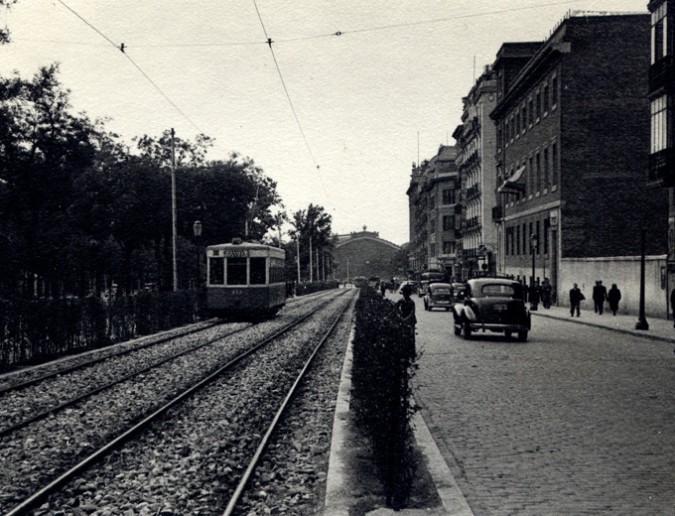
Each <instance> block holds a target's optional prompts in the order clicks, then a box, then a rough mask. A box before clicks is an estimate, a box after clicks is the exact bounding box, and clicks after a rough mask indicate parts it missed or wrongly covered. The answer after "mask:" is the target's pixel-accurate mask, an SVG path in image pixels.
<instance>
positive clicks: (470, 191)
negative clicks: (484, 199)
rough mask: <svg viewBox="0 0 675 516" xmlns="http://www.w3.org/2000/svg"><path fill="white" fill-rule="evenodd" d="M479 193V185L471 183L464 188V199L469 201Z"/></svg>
mask: <svg viewBox="0 0 675 516" xmlns="http://www.w3.org/2000/svg"><path fill="white" fill-rule="evenodd" d="M479 195H480V186H479V185H473V186H470V187H469V188H467V189H466V200H467V201H469V200H471V199H473V198H474V197H478V196H479Z"/></svg>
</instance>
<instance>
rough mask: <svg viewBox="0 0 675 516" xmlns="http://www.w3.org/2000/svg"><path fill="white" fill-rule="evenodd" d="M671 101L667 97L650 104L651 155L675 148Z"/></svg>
mask: <svg viewBox="0 0 675 516" xmlns="http://www.w3.org/2000/svg"><path fill="white" fill-rule="evenodd" d="M674 122H675V120H674V117H673V99H672V97H670V96H668V95H663V96H661V97H659V98H656V99H654V100H653V101H652V103H651V124H652V127H651V151H650V153H651V154H654V153H655V152H659V151H662V150H664V149H667V148H670V147H673V146H675V142H674V141H673V140H674V139H675V136H674V135H673V133H675V125H674Z"/></svg>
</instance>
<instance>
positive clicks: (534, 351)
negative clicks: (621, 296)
mask: <svg viewBox="0 0 675 516" xmlns="http://www.w3.org/2000/svg"><path fill="white" fill-rule="evenodd" d="M397 297H398V296H391V298H392V299H395V298H397ZM414 299H415V302H416V304H417V316H418V321H419V322H418V336H417V339H418V340H417V342H418V349H420V350H422V351H423V355H422V357H421V360H420V369H419V371H418V374H417V378H416V383H417V391H416V393H417V394H416V396H417V398H418V402H419V403H420V404H421V405H422V406H423V410H422V415H423V416H424V418H425V420H426V422H427V425H428V426H429V428H430V430H431V432H432V434H433V436H434V438H435V439H436V441H437V444H438V447H439V448H440V450H441V453H442V454H443V455H444V458H445V460H446V462H447V463H448V466H449V467H450V469H451V470H452V473H453V474H454V476H455V478H456V480H457V483H458V484H459V487H460V488H461V490H462V492H463V493H464V496H465V497H466V499H467V501H468V503H469V505H470V506H471V508H472V510H473V511H474V513H475V514H476V515H489V514H500V515H501V514H584V513H586V514H598V513H606V514H626V515H634V514H673V512H674V511H675V491H674V490H673V486H674V485H675V355H674V354H673V345H671V344H668V343H664V342H654V341H650V340H646V339H641V338H639V337H633V336H631V335H623V334H620V333H616V332H611V331H608V330H603V329H597V328H592V327H588V326H584V325H580V324H574V323H572V322H569V321H567V320H558V319H549V318H544V317H538V316H534V317H533V328H532V331H531V333H530V337H529V339H528V341H527V342H526V343H520V342H516V341H515V340H513V341H508V340H506V339H504V338H503V337H501V336H499V335H498V334H485V336H484V335H483V334H480V333H479V334H478V336H477V337H476V338H474V339H472V340H470V341H466V340H464V339H463V338H462V337H456V336H454V335H453V332H452V314H451V313H450V312H444V311H443V312H442V311H434V312H431V313H430V312H425V311H424V306H423V303H422V300H421V299H420V298H418V297H416V296H415V297H414ZM608 317H611V315H608ZM582 318H583V314H582Z"/></svg>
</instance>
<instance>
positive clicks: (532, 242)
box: [528, 233, 539, 310]
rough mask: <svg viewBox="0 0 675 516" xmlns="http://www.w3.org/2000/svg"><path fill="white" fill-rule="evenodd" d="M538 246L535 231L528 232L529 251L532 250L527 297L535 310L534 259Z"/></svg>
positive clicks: (537, 302) (531, 307)
mask: <svg viewBox="0 0 675 516" xmlns="http://www.w3.org/2000/svg"><path fill="white" fill-rule="evenodd" d="M538 246H539V236H538V235H537V234H536V233H532V234H530V251H531V252H532V281H531V283H530V295H529V296H528V297H529V298H530V309H531V310H536V309H537V305H538V304H539V299H538V296H537V294H536V286H535V284H534V278H535V265H536V264H535V259H536V251H537V248H538Z"/></svg>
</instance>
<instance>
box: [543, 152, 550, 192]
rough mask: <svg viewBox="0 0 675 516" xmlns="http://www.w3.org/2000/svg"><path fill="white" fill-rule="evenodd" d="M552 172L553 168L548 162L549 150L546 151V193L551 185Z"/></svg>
mask: <svg viewBox="0 0 675 516" xmlns="http://www.w3.org/2000/svg"><path fill="white" fill-rule="evenodd" d="M550 172H551V167H550V166H549V162H548V149H544V191H547V190H548V187H549V186H550V185H551V177H550Z"/></svg>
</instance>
